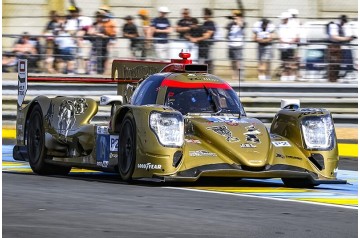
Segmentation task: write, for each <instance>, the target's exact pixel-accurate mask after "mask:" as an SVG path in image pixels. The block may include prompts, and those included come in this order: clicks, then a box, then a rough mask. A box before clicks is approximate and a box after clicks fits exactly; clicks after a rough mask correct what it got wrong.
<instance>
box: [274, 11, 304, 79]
mask: <svg viewBox="0 0 360 238" xmlns="http://www.w3.org/2000/svg"><path fill="white" fill-rule="evenodd" d="M279 18H280V19H281V24H280V25H279V29H278V36H279V49H280V54H281V61H282V64H283V73H282V75H281V78H280V80H281V81H295V80H296V59H295V50H296V49H297V43H298V42H299V37H298V32H297V31H296V30H295V29H294V27H293V26H292V25H291V24H289V19H291V14H290V13H289V12H283V13H282V14H281V16H279Z"/></svg>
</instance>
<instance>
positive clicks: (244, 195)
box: [163, 187, 358, 210]
mask: <svg viewBox="0 0 360 238" xmlns="http://www.w3.org/2000/svg"><path fill="white" fill-rule="evenodd" d="M163 188H167V189H176V190H185V191H191V192H201V193H215V194H222V195H232V196H238V197H251V198H259V199H268V200H275V201H281V202H284V201H288V202H297V203H305V204H312V205H320V206H328V207H337V208H345V209H352V210H358V207H353V206H345V205H336V204H327V203H318V202H310V201H299V200H291V199H284V198H273V197H260V196H255V195H249V194H240V193H227V192H217V191H209V190H200V189H193V188H178V187H163Z"/></svg>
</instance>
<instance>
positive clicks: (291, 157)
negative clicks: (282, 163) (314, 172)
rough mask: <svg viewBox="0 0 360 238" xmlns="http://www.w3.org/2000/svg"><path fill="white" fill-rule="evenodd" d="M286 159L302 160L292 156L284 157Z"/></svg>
mask: <svg viewBox="0 0 360 238" xmlns="http://www.w3.org/2000/svg"><path fill="white" fill-rule="evenodd" d="M286 158H287V159H296V160H302V158H300V157H297V156H292V155H286Z"/></svg>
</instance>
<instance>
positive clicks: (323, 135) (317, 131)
mask: <svg viewBox="0 0 360 238" xmlns="http://www.w3.org/2000/svg"><path fill="white" fill-rule="evenodd" d="M301 129H302V134H303V137H304V140H305V145H306V147H307V148H306V149H315V150H330V149H332V148H333V146H334V136H335V134H334V125H333V123H332V120H331V117H330V115H327V116H323V117H305V118H304V119H303V120H302V122H301Z"/></svg>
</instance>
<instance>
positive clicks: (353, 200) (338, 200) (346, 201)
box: [295, 198, 358, 206]
mask: <svg viewBox="0 0 360 238" xmlns="http://www.w3.org/2000/svg"><path fill="white" fill-rule="evenodd" d="M295 200H300V201H309V202H321V203H330V204H337V205H352V206H357V205H358V199H356V198H295Z"/></svg>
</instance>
